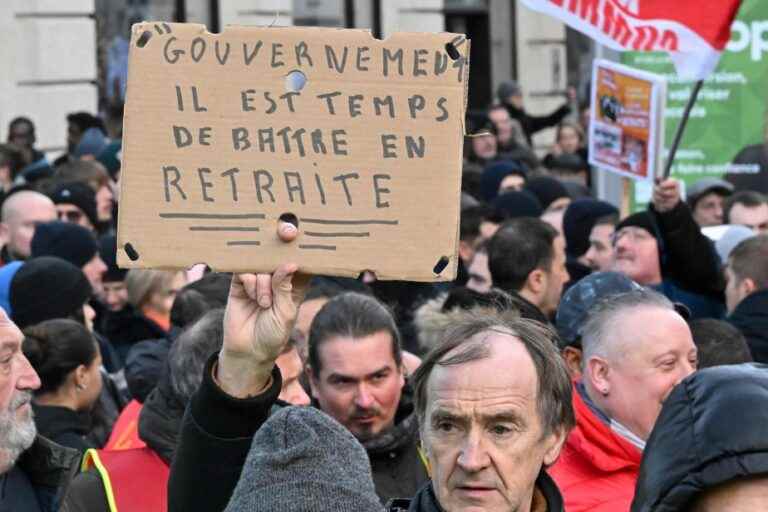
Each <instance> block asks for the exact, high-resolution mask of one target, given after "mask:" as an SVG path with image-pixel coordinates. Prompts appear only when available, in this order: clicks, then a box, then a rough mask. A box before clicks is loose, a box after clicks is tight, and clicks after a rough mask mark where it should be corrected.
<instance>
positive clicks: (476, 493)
mask: <svg viewBox="0 0 768 512" xmlns="http://www.w3.org/2000/svg"><path fill="white" fill-rule="evenodd" d="M555 339H556V335H555V333H554V331H552V330H551V329H549V328H547V327H545V326H543V325H542V324H540V323H537V322H534V321H530V320H525V319H518V320H505V319H503V318H501V317H498V316H494V315H484V316H482V317H474V318H473V317H471V316H470V317H468V318H467V319H465V320H463V321H460V322H458V323H457V324H456V325H455V326H454V328H453V329H452V330H450V331H449V332H448V333H446V334H445V336H444V337H443V339H442V340H441V342H440V343H438V344H437V345H436V346H435V348H434V349H433V350H432V351H431V352H430V353H429V354H428V355H427V356H426V358H425V359H424V361H423V363H422V365H421V366H420V367H419V369H418V370H417V372H416V374H415V375H414V387H415V392H416V413H417V415H418V418H419V429H420V432H421V439H422V446H423V448H424V452H425V456H426V458H427V461H428V462H429V466H430V468H431V469H432V474H431V482H430V484H429V485H428V486H426V487H423V488H422V489H421V490H420V491H419V492H418V494H417V495H416V496H415V497H414V498H413V500H411V502H410V507H409V508H408V507H406V505H405V504H404V503H403V504H402V509H403V510H404V509H406V508H408V510H409V511H412V512H430V511H434V510H468V509H473V510H475V509H476V510H498V511H510V510H546V511H548V512H557V511H562V510H564V508H563V501H562V497H561V495H560V492H559V491H558V489H557V487H556V486H555V485H554V483H553V482H552V480H551V478H550V477H549V476H548V475H547V473H546V471H545V468H546V467H547V466H549V465H551V464H553V463H554V462H555V460H557V457H558V455H559V454H560V450H561V448H562V446H563V443H564V441H565V439H566V437H567V436H568V433H569V431H570V430H571V428H573V426H574V423H575V421H574V415H573V409H572V407H571V403H570V399H571V385H570V379H569V377H568V372H567V370H566V368H565V364H564V363H563V361H562V359H561V358H560V357H559V355H558V354H557V351H556V349H555ZM510 368H514V369H515V370H514V371H513V372H510V371H509V369H510Z"/></svg>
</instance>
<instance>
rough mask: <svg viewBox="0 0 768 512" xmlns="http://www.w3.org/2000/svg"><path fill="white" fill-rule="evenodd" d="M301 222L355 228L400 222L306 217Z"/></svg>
mask: <svg viewBox="0 0 768 512" xmlns="http://www.w3.org/2000/svg"><path fill="white" fill-rule="evenodd" d="M300 220H301V222H306V223H307V224H328V225H332V224H336V225H342V226H355V225H360V226H364V225H366V224H382V225H385V226H397V225H398V224H399V223H400V221H398V220H380V219H366V220H347V219H310V218H307V217H302V218H301V219H300Z"/></svg>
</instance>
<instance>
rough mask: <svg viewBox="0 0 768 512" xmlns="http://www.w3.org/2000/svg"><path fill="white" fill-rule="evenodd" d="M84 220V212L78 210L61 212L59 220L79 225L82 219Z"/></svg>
mask: <svg viewBox="0 0 768 512" xmlns="http://www.w3.org/2000/svg"><path fill="white" fill-rule="evenodd" d="M82 218H83V212H80V211H77V210H67V211H65V212H59V220H61V221H64V222H72V223H74V224H77V223H78V222H80V219H82Z"/></svg>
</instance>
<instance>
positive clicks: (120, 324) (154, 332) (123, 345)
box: [97, 304, 168, 361]
mask: <svg viewBox="0 0 768 512" xmlns="http://www.w3.org/2000/svg"><path fill="white" fill-rule="evenodd" d="M97 330H98V331H99V332H100V333H101V334H103V335H104V336H106V337H107V339H109V341H111V342H112V346H113V347H114V348H115V350H116V351H117V353H118V355H119V356H120V359H121V360H122V361H125V358H126V357H127V355H128V351H129V350H130V349H131V347H132V346H133V345H134V344H135V343H137V342H139V341H143V340H151V339H157V338H164V337H165V336H166V334H168V333H167V332H166V331H165V330H164V329H163V328H161V327H160V326H159V325H157V324H156V323H155V322H153V321H152V320H150V319H149V318H147V317H146V316H144V315H143V314H142V313H141V311H137V310H136V309H135V308H134V307H133V306H131V305H130V304H129V305H127V306H125V308H123V309H122V310H120V311H109V312H107V313H105V315H104V320H103V322H102V324H101V325H100V326H99V329H97Z"/></svg>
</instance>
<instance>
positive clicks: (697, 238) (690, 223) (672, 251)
mask: <svg viewBox="0 0 768 512" xmlns="http://www.w3.org/2000/svg"><path fill="white" fill-rule="evenodd" d="M649 209H650V211H651V212H652V213H653V215H654V217H655V218H656V223H657V224H658V226H659V230H660V231H661V236H662V239H663V241H664V256H665V261H663V267H662V274H664V277H665V278H669V279H672V280H673V281H675V282H677V283H678V284H679V285H680V286H681V287H683V288H685V289H686V290H688V291H690V292H694V293H702V294H706V295H711V296H715V297H718V298H719V297H721V296H722V293H723V290H724V289H725V279H724V277H723V274H722V272H721V270H720V265H721V264H720V258H719V256H718V255H717V252H716V251H715V247H714V245H713V244H712V242H711V241H710V240H709V238H707V236H706V235H704V234H703V233H702V232H701V229H700V228H699V225H698V224H696V221H695V220H693V215H691V211H690V209H689V208H688V205H687V204H685V203H684V202H682V201H680V202H679V203H678V204H677V206H675V208H674V209H672V210H670V211H668V212H664V213H659V212H657V211H656V210H655V209H654V208H653V205H651V206H650V207H649Z"/></svg>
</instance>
